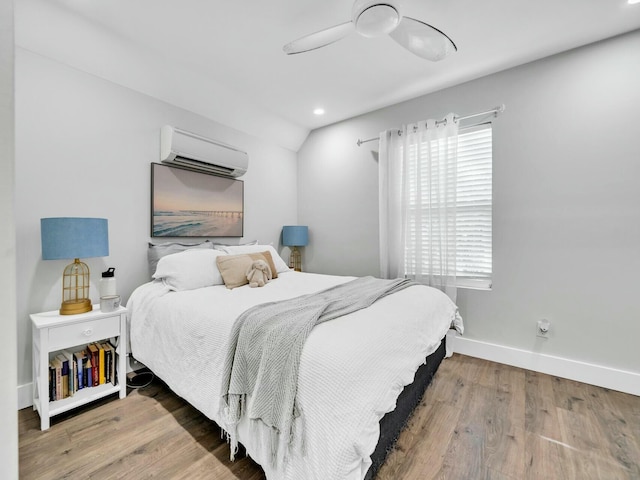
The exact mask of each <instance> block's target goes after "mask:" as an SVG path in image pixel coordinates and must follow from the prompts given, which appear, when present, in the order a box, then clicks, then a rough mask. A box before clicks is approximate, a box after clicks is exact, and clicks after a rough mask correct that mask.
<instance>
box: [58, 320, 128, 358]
mask: <svg viewBox="0 0 640 480" xmlns="http://www.w3.org/2000/svg"><path fill="white" fill-rule="evenodd" d="M119 335H120V316H119V315H116V316H114V317H107V318H101V319H100V320H93V321H90V322H82V323H77V324H74V325H64V326H61V327H52V328H50V329H49V351H54V350H59V349H63V348H66V347H68V346H70V345H85V344H87V343H91V342H95V341H97V340H104V339H105V338H110V337H117V336H119Z"/></svg>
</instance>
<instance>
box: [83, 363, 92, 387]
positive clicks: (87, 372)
mask: <svg viewBox="0 0 640 480" xmlns="http://www.w3.org/2000/svg"><path fill="white" fill-rule="evenodd" d="M85 365H86V370H85V375H84V376H85V378H86V379H87V385H86V386H87V387H93V367H92V366H91V356H90V355H88V356H87V363H86V364H85Z"/></svg>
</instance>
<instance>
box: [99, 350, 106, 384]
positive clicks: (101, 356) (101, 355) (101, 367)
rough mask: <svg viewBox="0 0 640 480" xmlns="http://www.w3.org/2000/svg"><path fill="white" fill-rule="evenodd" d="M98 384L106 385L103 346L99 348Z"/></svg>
mask: <svg viewBox="0 0 640 480" xmlns="http://www.w3.org/2000/svg"><path fill="white" fill-rule="evenodd" d="M98 348H99V350H98V355H99V357H98V382H99V383H100V385H104V380H105V375H104V347H103V346H102V345H99V346H98Z"/></svg>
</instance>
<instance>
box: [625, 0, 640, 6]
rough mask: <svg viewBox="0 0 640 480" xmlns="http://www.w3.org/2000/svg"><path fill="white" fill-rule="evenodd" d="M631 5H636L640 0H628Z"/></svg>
mask: <svg viewBox="0 0 640 480" xmlns="http://www.w3.org/2000/svg"><path fill="white" fill-rule="evenodd" d="M627 1H628V3H629V5H634V4H636V3H640V0H627Z"/></svg>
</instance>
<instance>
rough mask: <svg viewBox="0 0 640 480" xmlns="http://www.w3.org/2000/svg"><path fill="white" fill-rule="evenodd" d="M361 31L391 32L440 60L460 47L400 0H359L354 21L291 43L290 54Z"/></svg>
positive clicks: (422, 54)
mask: <svg viewBox="0 0 640 480" xmlns="http://www.w3.org/2000/svg"><path fill="white" fill-rule="evenodd" d="M353 32H357V33H359V34H360V35H362V36H363V37H380V36H382V35H385V34H388V35H389V36H391V38H393V39H394V40H395V41H396V42H398V43H399V44H400V45H402V46H403V47H404V48H406V49H407V50H409V51H410V52H411V53H414V54H416V55H417V56H419V57H421V58H424V59H426V60H431V61H433V62H437V61H438V60H442V59H443V58H444V57H446V56H447V55H448V54H449V53H451V52H455V51H457V50H458V48H457V47H456V45H455V43H453V41H452V40H451V39H450V38H449V37H448V36H447V35H446V34H445V33H444V32H442V31H440V30H438V29H437V28H435V27H432V26H431V25H428V24H426V23H424V22H421V21H420V20H416V19H415V18H411V17H406V16H403V15H402V14H401V13H400V8H399V2H398V0H387V1H380V0H356V1H355V2H354V4H353V9H352V13H351V21H350V22H346V23H341V24H340V25H335V26H333V27H329V28H327V29H324V30H320V31H319V32H316V33H312V34H310V35H306V36H304V37H302V38H299V39H297V40H294V41H293V42H291V43H287V44H286V45H285V46H284V47H283V50H284V52H285V53H286V54H287V55H293V54H296V53H303V52H308V51H310V50H315V49H317V48H320V47H324V46H327V45H330V44H332V43H334V42H337V41H338V40H340V39H342V38H344V37H346V36H347V35H349V34H351V33H353Z"/></svg>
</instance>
